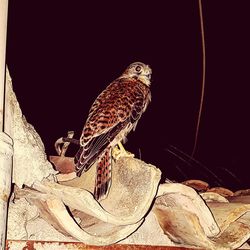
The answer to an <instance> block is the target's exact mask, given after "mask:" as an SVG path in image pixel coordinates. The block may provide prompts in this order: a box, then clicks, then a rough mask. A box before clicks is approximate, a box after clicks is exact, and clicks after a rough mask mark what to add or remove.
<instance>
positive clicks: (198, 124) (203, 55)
mask: <svg viewBox="0 0 250 250" xmlns="http://www.w3.org/2000/svg"><path fill="white" fill-rule="evenodd" d="M199 14H200V24H201V40H202V88H201V99H200V107H199V113H198V119H197V125H196V131H195V140H194V147H193V151H192V154H191V157H192V158H193V156H194V154H195V152H196V148H197V141H198V134H199V129H200V121H201V113H202V107H203V101H204V92H205V76H206V51H205V35H204V24H203V14H202V3H201V0H199Z"/></svg>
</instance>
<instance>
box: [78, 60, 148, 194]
mask: <svg viewBox="0 0 250 250" xmlns="http://www.w3.org/2000/svg"><path fill="white" fill-rule="evenodd" d="M150 76H151V69H150V68H149V66H147V65H145V64H143V63H139V62H138V63H133V64H131V65H130V66H129V67H128V68H127V69H126V70H125V72H124V73H123V74H122V75H121V77H119V78H117V79H116V80H114V81H113V82H112V83H111V84H110V85H109V86H108V87H107V88H106V89H105V90H104V91H103V92H102V93H101V94H100V95H99V96H98V97H97V99H96V100H95V102H94V103H93V105H92V107H91V109H90V111H89V115H88V119H87V121H86V123H85V125H84V128H83V132H82V136H81V138H80V144H81V147H80V149H79V151H78V153H77V154H76V156H75V164H76V173H77V175H78V176H80V175H81V173H82V171H87V170H88V169H89V168H90V167H91V165H92V164H93V163H94V162H95V161H96V160H98V165H97V178H96V187H95V193H94V195H95V198H96V199H100V198H103V197H105V195H106V194H107V193H108V189H109V187H110V184H111V150H112V148H113V147H114V146H115V145H116V144H117V143H118V142H120V141H122V140H123V141H124V140H125V139H126V136H127V134H128V133H129V132H130V131H131V130H132V129H135V127H136V124H137V122H138V120H139V119H140V117H141V115H142V113H143V112H144V111H145V109H146V107H147V105H148V103H149V102H150V99H151V94H150V89H149V85H150Z"/></svg>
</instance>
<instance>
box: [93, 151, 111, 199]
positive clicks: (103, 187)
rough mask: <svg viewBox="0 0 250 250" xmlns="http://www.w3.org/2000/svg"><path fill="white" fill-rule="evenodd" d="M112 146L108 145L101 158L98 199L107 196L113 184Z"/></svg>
mask: <svg viewBox="0 0 250 250" xmlns="http://www.w3.org/2000/svg"><path fill="white" fill-rule="evenodd" d="M111 161H112V158H111V147H108V148H107V149H106V150H105V151H104V153H103V154H102V156H101V157H100V158H99V161H98V164H97V169H96V170H97V171H96V182H95V190H94V196H95V199H96V200H103V199H105V198H106V197H107V195H108V192H109V189H110V186H111V168H112V166H111V164H112V162H111Z"/></svg>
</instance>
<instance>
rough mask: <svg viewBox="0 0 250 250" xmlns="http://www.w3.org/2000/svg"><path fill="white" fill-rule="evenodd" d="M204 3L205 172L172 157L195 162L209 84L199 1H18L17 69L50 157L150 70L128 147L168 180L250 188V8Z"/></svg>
mask: <svg viewBox="0 0 250 250" xmlns="http://www.w3.org/2000/svg"><path fill="white" fill-rule="evenodd" d="M202 2H203V15H204V26H205V39H206V55H207V68H206V70H207V72H206V89H205V102H204V109H203V113H202V119H201V126H200V133H199V138H198V148H197V152H196V154H195V159H196V160H198V161H199V162H200V163H197V162H195V161H192V160H187V158H185V157H184V158H185V160H184V161H183V160H182V159H183V155H182V154H181V153H180V152H179V153H178V157H176V156H174V155H173V154H172V153H170V152H169V150H171V151H174V148H173V147H176V148H178V150H181V151H183V152H185V153H186V154H189V155H190V154H191V152H192V148H193V144H194V137H195V128H196V122H197V115H198V109H199V101H200V93H201V80H202V48H201V33H200V20H199V11H198V0H171V1H170V0H166V1H163V0H162V1H160V0H159V1H148V2H147V1H128V0H126V1H72V2H69V1H59V0H54V1H48V0H47V1H33V0H24V1H14V0H10V2H9V22H8V40H7V64H8V67H9V70H10V74H11V76H12V78H13V85H14V90H15V92H16V94H17V97H18V100H19V102H20V105H21V108H22V111H23V113H24V115H25V116H26V118H27V120H28V121H29V122H30V123H31V124H33V125H34V127H35V128H36V130H37V131H38V133H39V134H40V136H41V137H42V140H43V142H44V144H45V147H46V152H47V154H48V155H53V154H55V150H54V146H53V145H54V142H55V140H56V139H57V138H59V137H61V136H65V135H66V134H67V131H68V130H74V131H75V133H76V138H77V137H79V136H80V133H81V130H82V128H83V125H84V122H85V120H86V117H87V114H88V110H89V108H90V106H91V104H92V103H93V101H94V99H95V98H96V96H97V95H98V94H99V93H100V92H101V91H102V90H103V89H104V88H105V87H106V86H107V84H109V83H110V82H111V81H112V80H114V79H115V78H116V77H118V76H119V75H120V74H121V73H122V72H123V70H124V69H125V68H126V67H127V66H128V65H129V64H130V63H132V62H134V61H142V62H144V63H146V64H149V65H151V67H152V69H153V76H152V78H153V82H152V87H151V90H152V103H151V104H150V105H149V107H148V109H147V111H146V113H145V114H144V115H143V117H142V118H141V120H140V122H139V124H138V127H137V129H136V131H135V133H131V134H130V135H129V136H128V139H129V140H128V142H127V144H126V148H127V149H128V150H129V151H132V152H134V153H135V154H136V156H137V157H141V158H142V159H143V160H144V161H146V162H149V163H152V164H154V165H156V166H158V167H159V168H160V169H161V170H162V171H163V180H164V178H166V177H168V178H169V179H171V180H176V181H183V180H185V179H190V178H199V179H202V180H205V181H208V182H209V183H210V184H211V185H223V186H225V187H228V188H231V189H233V190H236V189H240V188H250V182H249V175H248V168H249V140H248V138H249V126H248V116H249V111H248V110H249V104H250V101H249V97H248V85H249V83H250V82H249V80H250V77H249V52H250V49H249V44H250V39H249V23H250V15H249V8H248V3H249V1H247V0H246V1H243V0H241V1H223V0H221V1H216V0H214V1H212V0H211V1H202ZM76 150H77V148H74V147H73V146H72V147H71V151H70V152H69V153H70V154H71V155H73V154H74V153H75V151H76ZM174 152H176V150H175V151H174Z"/></svg>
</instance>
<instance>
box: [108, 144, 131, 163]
mask: <svg viewBox="0 0 250 250" xmlns="http://www.w3.org/2000/svg"><path fill="white" fill-rule="evenodd" d="M112 156H113V158H114V159H115V160H119V158H120V157H134V156H135V155H134V154H132V153H130V152H128V151H126V150H125V148H124V147H123V146H122V144H121V142H119V143H118V144H117V145H116V146H115V147H114V148H113V150H112Z"/></svg>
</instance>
